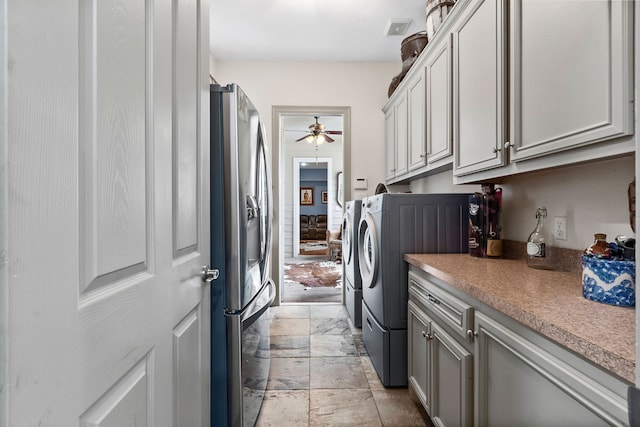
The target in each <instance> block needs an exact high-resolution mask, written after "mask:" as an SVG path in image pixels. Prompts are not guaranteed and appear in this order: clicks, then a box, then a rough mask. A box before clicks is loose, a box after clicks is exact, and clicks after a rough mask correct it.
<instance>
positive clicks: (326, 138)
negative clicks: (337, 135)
mask: <svg viewBox="0 0 640 427" xmlns="http://www.w3.org/2000/svg"><path fill="white" fill-rule="evenodd" d="M324 140H325V141H327V142H333V141H335V139H333V138H330V137H329V136H328V135H325V136H324Z"/></svg>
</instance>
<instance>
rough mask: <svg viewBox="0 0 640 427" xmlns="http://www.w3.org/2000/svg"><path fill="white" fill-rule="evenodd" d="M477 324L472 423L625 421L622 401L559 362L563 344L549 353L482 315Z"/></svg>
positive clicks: (595, 423)
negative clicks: (474, 399) (473, 419)
mask: <svg viewBox="0 0 640 427" xmlns="http://www.w3.org/2000/svg"><path fill="white" fill-rule="evenodd" d="M475 326H476V333H477V337H476V340H475V361H476V364H475V372H476V375H475V393H474V394H475V396H476V402H475V403H476V405H475V414H474V415H475V425H476V426H487V427H488V426H491V427H493V426H515V425H517V426H567V427H569V426H590V427H591V426H594V427H595V426H609V425H619V426H623V425H627V422H628V419H627V413H626V409H625V406H626V402H625V399H623V398H621V396H619V395H616V393H614V392H613V391H612V390H611V389H609V388H608V387H606V386H605V385H603V384H601V383H599V382H598V381H596V380H594V379H593V378H590V377H589V376H586V375H585V373H584V372H582V371H579V370H578V369H576V368H575V367H574V365H573V364H569V363H567V361H565V360H563V356H564V355H565V353H566V352H565V351H564V350H562V349H561V348H559V347H557V348H553V347H550V348H549V350H551V352H550V351H547V350H545V349H544V348H542V347H541V346H539V345H537V344H535V343H534V342H532V341H529V340H528V339H526V338H525V337H523V336H522V335H520V334H519V333H517V332H516V331H514V330H511V329H510V328H508V327H506V326H505V325H504V324H502V323H500V322H498V321H496V320H494V319H492V318H491V317H489V316H486V315H484V314H482V313H478V312H476V314H475ZM553 353H556V354H553ZM566 356H568V353H566ZM594 371H595V370H594ZM594 374H596V375H597V373H596V372H594ZM621 391H622V390H621Z"/></svg>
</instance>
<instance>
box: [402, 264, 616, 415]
mask: <svg viewBox="0 0 640 427" xmlns="http://www.w3.org/2000/svg"><path fill="white" fill-rule="evenodd" d="M408 332H409V340H408V345H409V348H408V358H409V364H408V367H409V369H408V371H409V387H410V389H411V391H412V393H413V394H414V395H416V396H417V398H418V399H419V400H420V402H421V403H422V405H423V406H424V408H425V410H426V411H427V412H428V414H429V415H430V416H431V418H432V420H433V421H434V423H435V424H436V425H438V426H471V425H473V426H475V427H501V426H505V427H510V426H519V427H520V426H532V427H534V426H536V427H537V426H566V427H571V426H589V427H592V426H606V425H613V426H625V425H628V412H627V403H626V389H627V386H628V385H627V384H626V383H625V382H624V381H622V380H620V379H618V378H617V377H615V376H613V375H611V374H610V373H609V372H608V371H605V370H604V369H601V368H599V367H597V366H595V365H593V364H591V363H589V362H587V361H585V360H584V359H582V358H581V357H580V356H578V355H576V354H575V353H573V352H570V351H569V350H567V349H565V348H564V347H562V346H560V345H558V344H556V343H555V342H553V341H550V340H549V339H547V338H546V337H544V336H542V335H540V334H539V333H537V332H535V331H533V330H531V329H530V328H527V327H525V326H524V325H522V324H521V323H519V322H517V321H515V320H514V319H512V318H510V317H508V316H506V315H504V314H502V313H500V312H498V311H496V310H495V309H493V308H492V307H489V306H487V305H486V304H483V303H481V302H479V301H477V300H475V299H474V298H472V297H470V296H468V295H467V294H465V293H463V292H461V291H459V290H458V289H455V288H453V287H451V286H449V285H448V284H447V283H445V282H442V281H440V280H439V279H436V278H434V277H432V276H430V275H429V274H428V273H424V272H422V271H421V270H419V269H416V268H415V267H413V266H411V268H410V271H409V331H408Z"/></svg>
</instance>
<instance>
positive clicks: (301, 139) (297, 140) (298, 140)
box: [293, 135, 309, 142]
mask: <svg viewBox="0 0 640 427" xmlns="http://www.w3.org/2000/svg"><path fill="white" fill-rule="evenodd" d="M307 136H309V135H305V136H303V137H302V138H300V139H296V140H295V141H293V142H300V141H303V140H304V139H305V138H306V137H307Z"/></svg>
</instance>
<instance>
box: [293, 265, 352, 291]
mask: <svg viewBox="0 0 640 427" xmlns="http://www.w3.org/2000/svg"><path fill="white" fill-rule="evenodd" d="M284 281H285V282H293V283H299V284H300V285H302V286H308V287H311V288H318V287H327V288H328V287H330V288H340V287H342V265H341V264H337V263H335V262H333V261H319V262H305V263H302V264H285V266H284Z"/></svg>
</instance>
